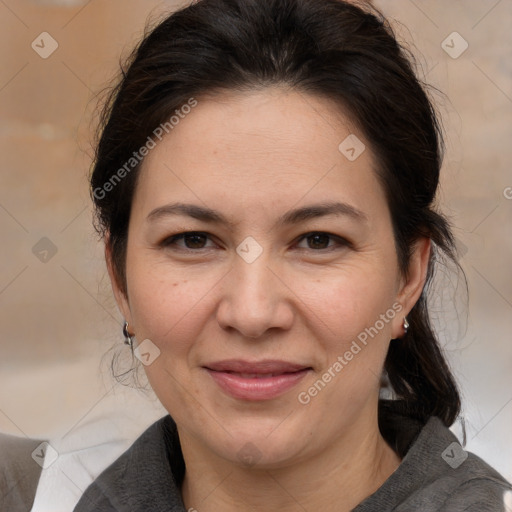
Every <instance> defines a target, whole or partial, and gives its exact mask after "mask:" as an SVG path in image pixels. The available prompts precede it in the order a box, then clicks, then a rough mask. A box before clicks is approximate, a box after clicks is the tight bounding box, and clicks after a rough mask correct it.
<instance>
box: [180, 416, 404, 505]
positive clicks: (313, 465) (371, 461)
mask: <svg viewBox="0 0 512 512" xmlns="http://www.w3.org/2000/svg"><path fill="white" fill-rule="evenodd" d="M353 431H354V432H353V433H351V435H347V436H343V437H340V438H339V439H337V440H336V442H335V443H334V444H331V445H330V446H329V447H328V448H327V449H326V450H325V451H324V452H321V453H317V454H316V455H315V456H314V457H309V458H308V459H307V460H306V459H304V460H301V461H300V462H295V463H293V464H290V465H286V466H285V465H283V466H281V467H279V468H272V469H260V468H256V467H253V468H242V467H240V466H239V465H236V464H234V463H232V462H230V461H226V460H225V459H220V458H219V457H216V456H208V454H206V453H204V452H203V451H202V450H198V449H197V447H195V444H193V443H189V442H188V441H189V440H188V439H187V438H186V436H185V438H183V439H182V448H183V454H184V456H185V461H186V466H187V469H186V474H185V479H184V482H183V486H182V497H183V501H184V504H185V506H186V509H187V510H192V511H193V510H196V509H197V510H199V511H201V512H214V511H215V512H217V511H218V510H222V511H223V512H232V511H233V512H234V511H235V510H236V511H237V512H245V511H256V512H260V511H261V512H263V511H268V510H280V511H281V512H291V511H294V512H296V511H297V510H319V509H321V510H323V511H324V512H334V511H336V512H344V511H347V512H348V511H350V510H352V509H353V508H355V507H356V506H357V505H358V504H359V503H360V502H361V501H363V500H364V499H365V498H366V497H368V496H369V495H371V494H372V493H373V492H375V491H376V490H377V489H378V488H379V487H380V486H381V485H382V484H383V483H384V481H385V480H386V479H387V478H388V477H389V476H390V475H391V474H392V473H393V471H395V470H396V469H397V467H398V465H399V464H400V459H399V457H398V456H397V455H396V454H395V453H394V452H393V451H392V450H391V448H390V447H389V446H388V445H387V444H386V442H385V441H384V439H383V438H382V436H381V435H380V432H379V430H378V426H377V424H375V428H374V429H372V430H371V431H370V432H369V433H367V434H365V435H364V436H361V435H359V432H361V430H359V429H357V428H355V429H353Z"/></svg>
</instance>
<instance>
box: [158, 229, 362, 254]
mask: <svg viewBox="0 0 512 512" xmlns="http://www.w3.org/2000/svg"><path fill="white" fill-rule="evenodd" d="M319 235H320V236H327V237H329V243H330V242H331V241H334V242H335V243H336V244H337V246H336V245H328V246H327V247H325V248H323V249H311V248H304V247H301V248H299V250H311V251H313V252H319V253H320V252H327V251H329V252H330V251H332V250H336V249H337V248H338V249H339V248H341V247H350V248H351V247H352V244H351V243H350V242H349V241H348V240H346V239H344V238H342V237H340V236H338V235H334V234H332V233H328V232H326V231H310V232H308V233H305V234H303V235H301V236H300V237H299V238H298V239H297V242H296V244H298V243H300V242H302V241H303V240H307V238H308V237H313V236H319ZM187 236H205V237H207V239H208V240H210V241H211V237H210V235H209V234H208V233H205V232H204V231H184V232H183V233H177V234H176V235H172V236H170V237H168V238H166V239H165V240H163V241H162V242H161V244H160V245H161V246H162V247H172V246H174V247H176V248H178V250H182V251H189V252H199V251H202V250H209V249H211V247H200V248H197V249H193V248H190V247H186V246H185V247H180V246H178V245H177V243H176V242H178V241H180V240H185V237H187Z"/></svg>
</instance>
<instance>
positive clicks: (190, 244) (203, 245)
mask: <svg viewBox="0 0 512 512" xmlns="http://www.w3.org/2000/svg"><path fill="white" fill-rule="evenodd" d="M208 242H210V244H209V245H208ZM162 246H164V247H170V248H172V247H175V248H177V249H181V250H186V249H191V250H194V249H196V250H200V249H208V248H211V247H212V242H211V240H210V238H209V236H208V234H207V233H201V232H196V231H188V232H186V233H179V234H177V235H173V236H170V237H169V238H167V239H165V240H164V241H163V242H162Z"/></svg>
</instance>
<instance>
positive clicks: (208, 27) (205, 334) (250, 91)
mask: <svg viewBox="0 0 512 512" xmlns="http://www.w3.org/2000/svg"><path fill="white" fill-rule="evenodd" d="M440 165H441V138H440V133H439V127H438V123H437V119H436V116H435V113H434V110H433V107H432V105H431V103H430V102H429V100H428V97H427V95H426V93H425V91H424V90H423V88H422V87H421V85H420V83H419V81H418V80H417V79H416V78H415V76H414V73H413V71H412V67H411V64H410V63H409V61H408V59H407V58H406V54H405V52H404V50H403V49H402V48H401V47H400V46H399V45H398V43H397V42H396V40H395V38H394V36H393V33H392V31H391V29H390V28H389V27H388V26H387V24H386V23H385V21H384V20H383V19H382V17H381V16H380V15H379V14H378V13H377V12H373V11H372V12H366V11H365V10H363V9H361V8H359V7H356V6H354V5H352V4H350V3H346V2H342V1H339V0H268V1H265V2H258V1H256V0H200V1H199V2H196V3H194V4H193V5H190V6H189V7H187V8H184V9H182V10H181V11H178V12H176V13H174V14H173V15H172V16H170V17H168V18H167V19H165V20H164V21H163V22H162V23H160V24H159V25H158V26H157V27H156V28H155V29H154V30H153V31H152V32H151V33H150V34H148V35H147V36H146V37H145V39H144V40H143V41H142V43H141V44H140V46H139V47H138V49H137V50H136V51H135V52H134V54H133V57H132V59H131V62H130V65H129V67H128V69H127V70H125V71H124V72H123V78H122V80H121V82H120V84H119V86H118V87H117V88H116V89H115V91H114V92H113V94H112V97H111V101H110V102H109V104H108V106H107V107H106V109H105V111H104V123H103V130H102V133H101V138H100V141H99V144H98V149H97V155H96V161H95V166H94V170H93V174H92V178H91V190H92V195H93V199H94V201H95V205H96V208H97V213H98V220H99V226H98V227H99V229H100V230H101V232H102V234H103V235H104V236H105V243H106V260H107V264H108V268H109V274H110V278H111V281H112V285H113V290H114V294H115V297H116V300H117V303H118V305H119V308H120V310H121V312H122V314H123V316H124V317H125V319H126V323H125V326H124V334H125V336H126V342H127V343H128V344H129V345H130V346H131V347H132V350H134V354H135V355H136V356H137V358H138V359H140V361H141V362H142V363H143V365H144V368H145V371H146V374H147V377H148V379H149V382H150V384H151V386H152V388H153V390H154V391H155V393H156V395H157V396H158V398H159V399H160V401H161V402H162V404H163V405H164V406H165V408H166V409H167V411H168V412H169V414H170V416H167V417H165V418H163V419H162V420H160V421H159V422H157V423H156V424H154V425H153V426H151V427H150V428H149V429H148V430H147V431H146V432H145V433H144V434H143V435H142V436H141V437H140V438H139V439H138V440H137V441H136V442H135V444H134V445H133V446H132V447H131V448H130V449H129V450H128V451H127V452H126V453H125V454H124V455H123V456H122V457H120V458H119V459H118V460H117V461H116V462H114V463H113V465H112V466H111V467H110V468H108V469H107V470H106V471H105V472H104V473H103V474H102V475H100V476H99V477H98V478H97V480H96V481H95V482H94V483H93V484H92V485H91V486H90V487H89V488H88V489H87V490H86V492H85V494H84V496H83V497H82V499H81V500H80V502H79V504H78V505H77V507H76V509H75V510H76V511H78V512H84V511H93V510H94V511H98V510H101V511H113V510H116V511H120V510H129V511H143V510H144V511H148V510H150V511H152V512H156V511H184V510H189V511H190V510H198V511H199V512H208V511H219V510H220V511H223V512H229V511H231V510H237V511H246V510H247V511H249V510H251V511H253V510H257V511H263V510H264V511H268V510H282V511H288V510H290V511H291V510H294V511H295V510H318V509H320V508H321V509H322V510H325V511H349V510H355V511H358V512H369V511H379V512H382V511H386V510H404V511H405V510H407V511H410V510H421V511H432V512H433V511H463V510H465V511H478V512H482V511H497V510H504V505H503V495H504V493H505V491H506V490H507V489H509V488H510V485H509V484H508V483H507V482H506V481H505V480H504V479H503V478H502V477H501V476H500V475H499V474H497V473H496V472H495V471H494V470H493V469H492V468H490V467H489V466H487V465H486V464H485V463H484V462H483V461H482V460H480V459H479V458H478V457H476V456H475V455H473V454H468V453H467V452H465V451H464V450H463V448H462V447H461V446H460V444H459V443H458V442H457V440H456V438H455V437H454V436H453V435H452V434H451V433H450V431H449V430H448V427H449V426H450V425H451V424H452V423H453V422H454V421H455V419H456V418H457V416H458V413H459V410H460V398H459V394H458V391H457V388H456V384H455V382H454V379H453V377H452V375H451V373H450V371H449V369H448V366H447V364H446V362H445V360H444V358H443V355H442V353H441V351H440V348H439V345H438V343H437V340H436V337H435V334H434V333H433V331H432V329H431V327H430V323H429V314H428V308H427V303H426V291H425V290H426V287H427V285H428V283H429V281H430V278H431V275H432V272H433V270H434V265H435V264H436V259H438V257H439V256H443V255H444V256H446V257H449V258H452V259H454V252H453V239H452V235H451V232H450V229H449V226H448V224H447V222H446V220H445V219H444V218H443V217H442V216H441V215H440V214H439V213H437V212H436V211H435V209H434V199H435V194H436V190H437V186H438V180H439V170H440ZM385 381H388V382H389V386H390V388H391V390H392V399H391V400H384V399H380V396H381V395H382V393H381V391H382V389H381V383H382V382H385Z"/></svg>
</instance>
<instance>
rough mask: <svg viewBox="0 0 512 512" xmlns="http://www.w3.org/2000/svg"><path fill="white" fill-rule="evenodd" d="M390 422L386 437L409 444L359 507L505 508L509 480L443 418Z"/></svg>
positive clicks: (435, 511)
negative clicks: (462, 441) (397, 463)
mask: <svg viewBox="0 0 512 512" xmlns="http://www.w3.org/2000/svg"><path fill="white" fill-rule="evenodd" d="M388 426H389V430H388V431H387V433H386V439H387V441H388V442H389V443H390V444H391V445H392V446H394V447H395V449H396V447H397V446H401V447H404V446H405V447H406V448H405V449H404V451H402V452H401V453H400V454H401V456H402V462H401V464H400V466H399V467H398V469H397V470H396V471H395V472H394V473H393V474H392V475H391V476H390V477H389V478H388V480H387V481H386V482H385V483H384V484H383V485H382V486H381V487H380V488H379V489H378V490H377V491H376V492H375V493H374V494H372V495H371V496H369V497H368V498H367V499H366V500H365V501H364V502H363V503H361V504H360V505H359V506H358V507H357V508H356V509H355V510H356V511H357V512H377V511H378V512H385V511H397V512H398V511H401V512H402V511H413V510H421V511H422V512H505V510H506V509H505V505H504V496H505V493H506V492H507V491H509V490H511V489H512V487H511V485H510V483H509V482H507V481H506V480H505V479H504V478H503V477H502V476H501V475H500V474H499V473H498V472H497V471H495V470H494V469H493V468H492V467H490V466H489V465H488V464H487V463H486V462H485V461H483V460H482V459H481V458H480V457H478V456H477V455H475V454H473V453H470V452H467V451H466V450H464V448H463V447H462V446H461V444H460V443H459V442H458V440H457V438H456V437H455V435H454V434H453V433H452V432H451V431H450V429H449V428H448V427H446V426H445V425H444V424H443V422H442V421H441V420H440V419H439V418H437V417H432V418H430V419H429V420H428V421H427V422H426V423H425V424H424V425H422V424H420V423H418V422H417V421H415V420H412V419H411V418H406V417H401V419H400V421H394V422H393V423H389V422H388ZM397 451H398V450H397Z"/></svg>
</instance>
